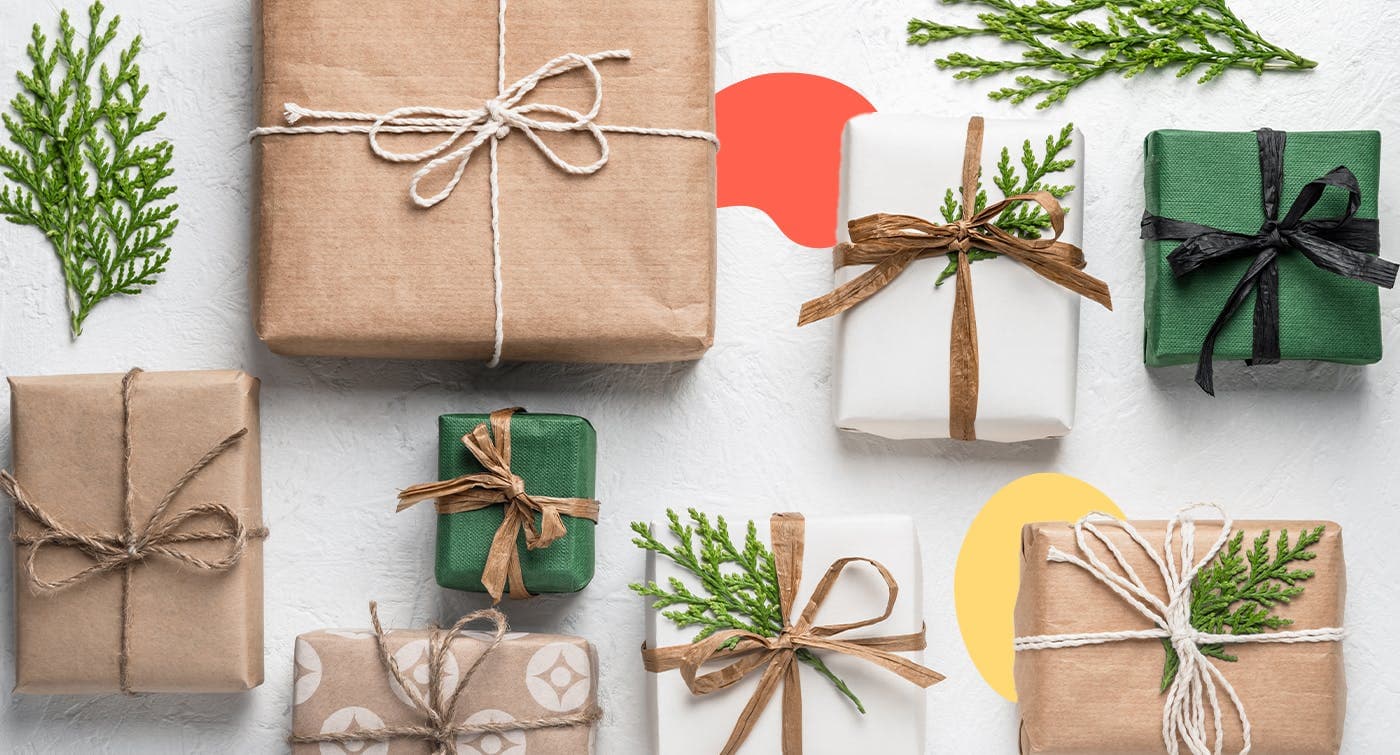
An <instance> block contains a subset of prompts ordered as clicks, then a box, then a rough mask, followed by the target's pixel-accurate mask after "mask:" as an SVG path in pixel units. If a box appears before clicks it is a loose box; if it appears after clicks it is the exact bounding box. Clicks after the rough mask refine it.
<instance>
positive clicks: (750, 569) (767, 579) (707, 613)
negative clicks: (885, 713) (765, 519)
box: [630, 509, 865, 713]
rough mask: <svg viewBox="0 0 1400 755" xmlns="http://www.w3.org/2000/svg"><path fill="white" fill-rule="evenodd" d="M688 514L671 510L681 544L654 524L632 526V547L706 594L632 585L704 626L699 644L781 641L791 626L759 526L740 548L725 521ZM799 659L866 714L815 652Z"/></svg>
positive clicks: (684, 620) (676, 582)
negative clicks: (726, 639) (733, 632)
mask: <svg viewBox="0 0 1400 755" xmlns="http://www.w3.org/2000/svg"><path fill="white" fill-rule="evenodd" d="M688 514H689V521H688V523H687V522H684V521H682V520H681V516H680V515H679V514H677V513H676V512H675V511H672V510H670V509H667V510H666V519H667V521H668V522H669V523H670V527H669V529H670V532H671V535H672V537H673V538H674V540H675V541H676V545H675V546H668V545H666V544H665V543H663V542H661V541H660V540H659V539H657V537H656V535H655V534H654V533H653V532H652V529H651V525H650V524H647V523H645V522H633V523H632V531H633V532H635V533H636V534H637V537H635V538H633V540H632V543H633V544H634V545H636V546H637V547H638V548H641V549H643V550H648V551H652V552H654V553H656V554H657V555H658V556H661V557H664V558H667V559H670V560H671V561H673V562H675V564H676V565H677V566H679V567H681V568H682V569H684V570H686V571H688V572H690V573H691V574H693V575H694V576H695V578H696V579H698V580H699V583H700V592H696V591H695V590H693V589H691V587H690V586H689V585H687V584H686V583H685V582H683V581H682V580H680V579H677V578H674V577H672V578H671V579H669V580H667V583H666V585H665V586H662V585H659V584H657V583H656V582H647V583H645V584H643V583H640V582H636V583H633V584H632V585H631V586H630V587H631V588H632V590H633V592H636V593H637V594H638V595H642V596H645V597H648V598H654V599H655V600H654V601H653V602H652V608H655V609H657V610H659V611H661V615H662V616H664V617H665V618H667V619H670V620H671V621H672V622H675V624H676V626H678V627H680V628H682V629H687V628H691V627H698V628H699V630H700V631H699V633H698V634H696V635H695V637H694V639H693V640H692V641H693V642H699V641H700V640H703V639H705V638H706V637H709V636H710V635H712V634H714V633H715V632H720V631H724V630H727V629H738V630H743V631H746V632H753V633H754V634H757V635H761V636H763V637H777V636H778V635H779V634H780V633H781V632H782V631H783V627H784V625H785V622H784V617H783V615H782V608H781V606H780V603H779V598H778V570H777V567H776V566H775V565H774V563H773V553H772V551H770V550H769V549H768V547H767V546H765V545H764V544H763V543H762V542H761V541H760V540H759V539H758V528H757V526H756V525H755V524H754V523H753V522H749V525H748V531H747V533H746V534H745V536H744V545H743V547H742V548H740V547H738V546H736V545H735V544H734V541H733V539H731V538H730V536H729V524H728V523H727V522H725V521H724V517H722V516H719V517H715V521H714V522H713V523H711V522H710V519H709V517H707V516H706V515H705V514H703V513H701V512H699V511H697V510H695V509H689V511H688ZM735 643H737V638H736V640H735V641H734V642H731V643H730V644H729V645H728V647H731V648H732V647H733V646H734V644H735ZM796 655H797V660H799V661H801V662H802V663H804V664H806V665H808V666H811V667H812V668H813V669H816V671H817V673H819V674H821V675H822V676H824V677H826V678H827V679H828V680H830V681H831V683H832V684H834V685H836V688H837V689H838V690H840V691H841V694H843V695H845V696H846V697H847V698H849V699H850V700H851V702H852V703H854V704H855V706H856V709H857V710H859V711H860V712H861V713H864V712H865V706H864V705H862V704H861V702H860V699H859V698H857V697H856V695H855V693H854V692H852V691H851V689H850V688H849V687H847V686H846V683H845V682H844V681H842V680H841V679H840V678H838V677H837V676H836V675H835V674H834V673H832V671H831V669H830V668H828V667H827V665H826V664H825V663H823V662H822V659H821V658H819V657H818V656H817V655H816V654H815V653H813V652H811V651H810V650H807V649H805V648H803V649H799V650H798V651H797V653H796Z"/></svg>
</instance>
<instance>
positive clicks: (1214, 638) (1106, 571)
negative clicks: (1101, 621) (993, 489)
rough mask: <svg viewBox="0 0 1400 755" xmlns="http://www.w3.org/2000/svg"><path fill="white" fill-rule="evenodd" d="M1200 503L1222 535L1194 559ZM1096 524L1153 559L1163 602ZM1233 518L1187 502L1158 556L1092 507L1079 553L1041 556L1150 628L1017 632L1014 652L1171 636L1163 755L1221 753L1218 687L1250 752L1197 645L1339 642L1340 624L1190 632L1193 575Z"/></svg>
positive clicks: (1079, 533) (1079, 534)
mask: <svg viewBox="0 0 1400 755" xmlns="http://www.w3.org/2000/svg"><path fill="white" fill-rule="evenodd" d="M1202 508H1207V509H1212V510H1214V511H1215V512H1216V513H1218V514H1219V516H1220V519H1221V523H1220V537H1218V538H1216V540H1215V543H1214V545H1212V546H1211V547H1210V550H1208V551H1207V552H1206V554H1205V555H1204V556H1202V557H1201V558H1200V559H1199V560H1197V559H1196V557H1195V551H1196V545H1195V540H1196V521H1195V519H1194V518H1192V517H1191V516H1190V514H1191V513H1192V512H1193V511H1195V510H1197V509H1202ZM1096 522H1098V523H1102V524H1105V525H1108V526H1114V527H1117V528H1119V529H1121V530H1123V532H1124V533H1126V534H1127V535H1128V537H1129V538H1131V539H1132V541H1133V542H1134V543H1136V544H1137V545H1138V547H1140V548H1142V550H1143V552H1144V553H1146V554H1147V555H1148V557H1149V558H1151V559H1152V563H1153V564H1155V565H1156V566H1157V569H1158V570H1159V571H1160V572H1161V574H1162V580H1163V581H1164V582H1165V583H1166V587H1167V599H1166V601H1163V600H1162V599H1160V598H1158V597H1157V596H1156V595H1153V594H1152V593H1151V592H1150V591H1149V590H1148V589H1147V586H1146V585H1145V584H1144V583H1143V581H1142V579H1141V578H1139V577H1138V575H1137V572H1135V571H1134V570H1133V567H1132V566H1130V565H1129V564H1128V562H1127V560H1126V559H1125V558H1124V557H1123V553H1122V551H1120V550H1119V549H1118V547H1117V546H1116V545H1114V544H1113V541H1112V540H1110V539H1109V538H1108V537H1107V536H1106V535H1104V533H1103V532H1102V531H1101V530H1100V529H1099V528H1098V526H1096V524H1095V523H1096ZM1233 524H1234V522H1233V521H1232V520H1231V519H1230V518H1229V516H1228V515H1226V513H1225V510H1224V509H1223V508H1221V507H1220V506H1218V505H1215V504H1193V505H1191V506H1187V507H1186V508H1183V509H1181V510H1180V511H1179V512H1177V515H1176V517H1175V518H1174V519H1172V520H1171V521H1169V522H1168V523H1167V534H1166V539H1165V542H1164V543H1163V546H1162V555H1160V556H1159V555H1158V552H1157V551H1156V550H1155V549H1154V548H1153V547H1152V546H1151V545H1150V544H1149V543H1148V542H1147V540H1145V539H1144V538H1143V537H1142V535H1141V534H1140V533H1139V532H1138V531H1137V529H1136V528H1134V527H1133V526H1132V525H1131V524H1128V523H1127V522H1124V521H1121V520H1119V519H1116V518H1114V517H1112V516H1109V515H1108V514H1104V513H1101V512H1097V511H1096V512H1093V513H1091V514H1088V515H1086V516H1085V517H1084V518H1082V519H1080V520H1079V521H1078V522H1077V523H1076V524H1075V525H1074V536H1075V542H1076V544H1077V545H1078V546H1079V551H1080V553H1081V554H1083V558H1080V557H1078V556H1075V555H1072V554H1068V553H1065V552H1064V551H1061V550H1059V549H1058V548H1055V547H1054V546H1051V547H1050V550H1049V553H1048V554H1047V555H1046V560H1047V561H1051V562H1058V563H1065V564H1072V565H1074V566H1077V567H1079V568H1081V569H1083V570H1084V571H1086V572H1088V573H1089V575H1090V576H1092V577H1094V579H1096V580H1098V581H1099V582H1101V583H1103V584H1104V585H1107V586H1108V588H1109V589H1111V590H1113V592H1114V593H1115V594H1117V595H1118V596H1119V597H1120V598H1122V599H1123V600H1124V602H1126V603H1128V605H1130V606H1132V607H1133V608H1134V609H1136V610H1137V611H1138V613H1141V614H1142V615H1143V616H1145V617H1147V619H1148V620H1149V621H1151V622H1152V623H1153V624H1154V625H1155V628H1153V629H1139V630H1126V631H1117V632H1079V633H1073V634H1046V635H1035V636H1032V637H1017V638H1016V640H1015V648H1016V651H1017V652H1021V651H1030V650H1053V649H1057V648H1072V647H1083V646H1085V645H1101V644H1105V643H1109V642H1124V641H1128V640H1147V639H1156V640H1161V639H1167V640H1170V641H1171V644H1172V648H1173V649H1174V650H1175V651H1176V654H1177V658H1178V659H1179V661H1180V665H1179V667H1178V669H1177V673H1176V677H1175V678H1174V679H1173V680H1172V683H1171V686H1170V687H1169V688H1168V689H1167V693H1166V701H1165V703H1164V704H1163V709H1162V742H1163V744H1165V745H1166V748H1167V752H1168V753H1169V755H1179V753H1180V752H1181V744H1182V743H1184V744H1185V745H1186V749H1187V751H1188V752H1190V753H1191V755H1212V753H1213V754H1214V755H1221V753H1222V750H1223V747H1224V735H1225V727H1224V723H1223V722H1222V720H1221V714H1220V711H1221V706H1220V692H1221V691H1223V692H1224V693H1225V697H1227V698H1228V699H1229V701H1230V704H1231V705H1233V706H1234V708H1235V712H1236V713H1238V714H1239V717H1240V724H1241V728H1242V729H1243V746H1242V748H1241V749H1240V755H1248V753H1249V751H1250V749H1251V748H1252V747H1253V743H1252V741H1251V731H1250V724H1249V716H1247V715H1246V714H1245V709H1244V703H1243V702H1241V700H1240V698H1239V695H1238V694H1237V693H1236V692H1235V688H1234V686H1233V685H1231V684H1230V682H1229V680H1228V679H1226V678H1225V674H1224V673H1223V672H1221V671H1220V669H1219V668H1217V667H1216V666H1215V665H1214V664H1212V663H1211V662H1210V660H1209V658H1208V657H1207V656H1206V655H1205V654H1204V653H1202V652H1201V649H1200V646H1201V645H1216V644H1242V643H1263V642H1272V643H1285V644H1291V643H1299V642H1340V641H1341V640H1342V639H1343V637H1344V632H1343V630H1342V629H1341V628H1338V627H1328V628H1324V629H1303V630H1296V631H1287V632H1269V633H1265V634H1206V633H1203V632H1198V631H1196V629H1195V628H1194V627H1193V626H1191V585H1192V582H1193V581H1194V580H1195V578H1196V574H1197V573H1198V572H1199V571H1200V570H1201V569H1202V568H1204V567H1205V566H1206V565H1207V564H1209V563H1210V562H1211V561H1212V560H1213V559H1214V558H1215V556H1216V554H1218V553H1219V552H1220V549H1221V548H1223V547H1224V546H1225V544H1226V543H1227V542H1228V541H1229V539H1230V535H1231V530H1232V527H1233ZM1178 528H1180V533H1179V534H1180V541H1181V542H1180V546H1179V551H1178V554H1179V555H1178V558H1176V559H1173V558H1172V550H1173V545H1174V540H1175V539H1176V537H1177V534H1178V533H1177V529H1178ZM1088 536H1093V537H1094V538H1095V539H1096V540H1098V541H1099V543H1100V544H1102V545H1103V547H1104V548H1105V549H1107V551H1108V552H1109V554H1111V555H1112V557H1113V560H1114V561H1115V562H1117V566H1118V568H1119V569H1121V570H1122V573H1121V574H1120V573H1119V572H1118V571H1116V570H1115V569H1114V568H1113V567H1112V566H1110V565H1109V564H1107V563H1105V562H1104V561H1103V560H1102V559H1100V558H1099V557H1098V555H1097V554H1095V552H1094V550H1093V549H1092V548H1090V547H1089V543H1088ZM1164 557H1165V558H1164ZM1207 708H1209V709H1210V711H1211V724H1212V725H1213V733H1214V738H1213V739H1212V738H1211V737H1210V734H1211V733H1212V729H1207V723H1206V709H1207ZM1212 742H1213V744H1212Z"/></svg>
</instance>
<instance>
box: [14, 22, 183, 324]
mask: <svg viewBox="0 0 1400 755" xmlns="http://www.w3.org/2000/svg"><path fill="white" fill-rule="evenodd" d="M104 10H105V9H104V8H103V6H102V3H101V2H96V3H93V5H92V6H91V7H90V8H89V9H88V14H87V15H88V28H87V31H86V33H85V34H83V35H81V36H80V35H79V33H78V30H77V29H76V28H75V27H74V26H73V23H72V20H71V19H70V18H69V15H68V12H67V11H64V12H63V13H62V14H61V15H60V17H59V34H58V37H57V38H56V39H54V40H53V45H52V46H50V44H49V39H48V37H46V36H45V35H44V33H43V30H42V29H41V28H40V26H39V24H35V25H34V28H33V31H32V32H31V35H30V43H29V45H28V47H27V48H26V52H27V53H28V56H29V60H30V62H31V63H32V64H33V69H32V70H31V71H29V72H24V71H20V72H18V74H17V76H18V78H19V82H20V92H19V94H17V95H15V97H14V99H13V100H11V101H10V108H11V109H12V111H13V114H11V113H5V114H3V122H4V126H5V129H6V130H7V131H8V132H9V136H10V142H11V143H12V144H13V145H14V147H13V148H11V147H4V146H0V173H2V174H3V175H4V177H5V178H6V179H8V185H6V186H4V187H3V188H0V215H3V216H4V217H5V218H6V219H8V220H9V221H10V222H12V223H17V224H19V225H29V226H34V227H35V228H38V229H39V230H40V231H42V232H43V233H44V235H45V236H46V237H47V238H48V240H49V244H50V245H51V246H52V247H53V250H54V253H55V254H56V255H57V256H58V260H59V263H60V266H61V268H62V271H63V278H64V286H65V288H66V291H67V300H68V311H69V316H70V325H71V328H72V331H73V336H74V337H75V338H76V337H77V336H78V335H80V334H81V333H82V332H83V322H84V321H85V320H86V319H87V317H88V315H89V314H90V313H91V312H92V309H93V307H94V306H96V305H97V303H98V302H100V301H102V300H103V299H106V298H108V297H110V296H115V295H118V294H128V295H132V294H138V293H140V292H141V290H142V288H144V287H146V286H151V285H154V284H155V282H156V277H157V276H158V275H160V273H162V272H164V270H165V264H166V262H168V261H169V259H170V247H169V246H168V244H169V241H170V237H171V235H172V234H173V233H174V232H175V227H176V225H177V224H178V221H176V220H175V219H174V218H173V215H174V213H175V210H176V207H177V205H175V204H173V203H170V202H168V201H167V200H169V199H170V197H171V196H172V195H173V194H174V193H175V187H174V186H171V185H169V184H168V183H167V182H166V179H168V178H170V176H171V174H172V170H171V160H172V157H173V153H174V150H173V149H172V147H171V146H170V144H169V143H168V142H164V141H159V142H154V143H151V142H150V141H149V140H147V139H143V137H147V136H148V135H149V134H150V133H151V132H153V131H154V130H155V129H156V127H157V126H158V125H159V124H160V123H161V121H162V120H164V119H165V114H164V113H159V114H156V115H154V116H151V117H149V118H148V117H145V116H143V114H142V105H143V103H144V102H145V99H146V96H147V95H148V94H149V93H150V87H149V86H148V85H146V84H145V83H143V81H142V79H141V69H140V67H139V66H138V65H137V64H136V57H137V55H138V54H139V53H140V51H141V38H140V37H139V36H138V37H136V38H134V39H133V40H132V41H131V44H130V46H128V47H127V48H126V49H124V50H121V51H120V52H119V53H117V55H116V60H115V63H116V68H115V70H113V69H111V68H109V67H108V64H107V63H105V62H100V61H101V59H102V57H103V54H104V53H105V52H106V51H107V49H108V47H109V46H110V45H111V44H112V42H113V41H114V40H115V39H116V37H117V30H118V27H119V26H120V24H121V18H120V17H113V18H112V19H111V20H110V21H107V22H105V23H104V21H103V18H102V16H103V13H104Z"/></svg>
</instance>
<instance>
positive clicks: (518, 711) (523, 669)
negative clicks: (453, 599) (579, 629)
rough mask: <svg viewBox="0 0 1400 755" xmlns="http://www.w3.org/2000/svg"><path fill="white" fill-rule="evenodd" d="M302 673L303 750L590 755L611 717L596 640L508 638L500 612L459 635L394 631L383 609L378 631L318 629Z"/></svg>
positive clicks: (456, 630)
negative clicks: (444, 745)
mask: <svg viewBox="0 0 1400 755" xmlns="http://www.w3.org/2000/svg"><path fill="white" fill-rule="evenodd" d="M493 621H494V622H495V623H494V626H493ZM467 627H471V628H467ZM381 635H382V637H381ZM498 638H499V641H497V640H498ZM381 639H382V642H383V646H382V647H381V645H380V641H381ZM439 648H442V649H443V654H442V655H441V656H439V657H440V658H441V663H440V665H438V666H437V667H436V668H437V669H438V670H437V671H436V672H434V664H433V661H432V659H433V657H434V653H435V652H436V651H437V650H438V649H439ZM385 650H387V651H388V656H387V660H388V661H391V662H392V664H393V668H394V669H396V671H397V674H396V673H395V671H394V670H391V669H390V667H389V665H388V663H386V656H385V654H384V651H385ZM294 674H295V682H294V691H293V698H292V702H293V706H292V738H291V741H292V752H293V753H294V755H318V754H324V753H331V752H335V753H340V752H360V753H378V755H420V754H421V755H428V753H434V752H443V751H444V750H442V749H440V748H439V746H438V745H439V744H440V740H439V739H436V738H435V735H436V736H440V737H441V738H442V739H446V740H448V741H450V742H452V743H453V745H455V747H456V749H455V750H451V751H452V752H456V753H459V755H496V754H497V753H544V754H548V753H559V754H561V755H562V754H563V753H578V754H580V755H582V754H584V753H591V752H593V739H594V735H595V732H596V729H595V724H596V722H597V720H598V718H599V717H600V715H601V711H600V710H599V708H598V706H597V692H598V657H597V653H596V652H595V651H594V649H593V646H592V644H591V643H589V642H588V641H587V640H584V639H582V638H580V637H572V636H567V635H554V634H534V633H526V632H512V631H508V627H507V626H506V624H505V619H504V617H503V616H502V615H501V614H499V613H497V612H496V611H490V610H488V611H482V612H479V613H478V614H476V615H475V616H468V617H464V618H463V620H462V621H460V622H458V624H457V625H456V626H454V627H452V628H451V629H433V628H428V629H389V630H385V629H383V627H382V626H381V625H380V624H379V622H378V615H377V613H376V614H374V628H373V629H368V630H337V629H325V630H320V631H315V632H309V633H307V634H303V635H301V636H300V637H298V638H297V640H296V653H295V671H294ZM399 679H402V680H403V682H406V685H405V684H404V683H401V682H400V681H399ZM434 679H435V680H436V683H437V688H438V691H439V697H438V698H436V699H433V698H432V696H431V688H432V684H433V681H434ZM459 687H460V688H461V692H460V694H456V695H455V699H454V692H456V690H457V689H458V688H459ZM431 712H436V713H437V714H438V716H439V717H440V719H441V720H442V722H443V725H442V726H440V727H434V726H432V725H431V718H432V713H431ZM512 724H516V725H518V726H520V727H521V728H512V726H511V725H512ZM337 739H338V740H339V741H337Z"/></svg>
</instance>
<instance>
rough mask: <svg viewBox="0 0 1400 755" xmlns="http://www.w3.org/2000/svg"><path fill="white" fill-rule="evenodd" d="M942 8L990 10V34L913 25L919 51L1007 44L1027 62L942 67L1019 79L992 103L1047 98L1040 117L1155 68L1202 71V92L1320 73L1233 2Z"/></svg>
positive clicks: (958, 60) (961, 59)
mask: <svg viewBox="0 0 1400 755" xmlns="http://www.w3.org/2000/svg"><path fill="white" fill-rule="evenodd" d="M942 2H943V4H944V5H977V6H983V7H985V8H986V9H987V10H986V11H985V12H983V13H980V14H979V15H978V16H977V18H978V20H979V21H980V22H981V25H980V26H959V25H953V24H945V23H940V22H937V21H930V20H923V19H917V18H916V19H912V20H910V21H909V25H908V34H909V43H910V44H912V45H928V44H933V43H936V42H943V41H947V40H950V39H966V38H974V37H997V38H1000V39H1002V40H1003V41H1006V42H1010V43H1012V44H1014V45H1016V46H1018V47H1020V48H1022V50H1021V55H1020V57H1019V58H1011V59H1005V60H997V59H989V58H982V57H978V56H975V55H969V54H967V53H964V52H955V53H952V54H951V55H948V56H947V57H943V58H939V59H938V60H937V61H936V64H937V65H938V67H939V68H940V69H943V70H952V71H954V74H953V78H955V79H981V78H984V77H989V76H997V75H1001V74H1016V77H1015V86H1008V87H1003V88H1001V89H996V90H993V91H991V92H989V93H988V95H987V96H988V97H991V98H992V99H993V100H1008V101H1010V102H1012V103H1015V104H1020V103H1022V102H1025V101H1026V100H1028V99H1031V98H1038V99H1039V101H1038V102H1037V103H1036V107H1037V108H1047V107H1050V106H1052V105H1054V104H1056V103H1059V102H1063V101H1064V100H1065V98H1066V97H1068V96H1069V93H1070V91H1071V90H1073V89H1075V88H1077V87H1080V86H1082V85H1084V84H1087V83H1088V82H1090V81H1093V80H1094V79H1097V78H1099V77H1100V76H1104V75H1106V74H1118V75H1121V76H1123V77H1124V78H1132V77H1134V76H1137V75H1138V74H1141V73H1144V72H1146V71H1147V70H1149V69H1159V68H1167V67H1174V68H1175V69H1176V76H1177V78H1183V77H1186V76H1190V75H1192V74H1194V73H1196V72H1197V71H1199V72H1200V76H1199V78H1198V79H1197V83H1200V84H1204V83H1206V82H1209V81H1211V80H1212V79H1215V78H1216V77H1218V76H1220V75H1221V74H1223V73H1225V72H1226V71H1227V70H1230V69H1236V68H1238V69H1246V70H1250V71H1253V72H1254V73H1255V74H1258V75H1262V74H1263V73H1264V72H1266V71H1277V70H1287V71H1299V70H1306V69H1310V68H1314V67H1316V66H1317V64H1316V63H1315V62H1313V61H1311V60H1308V59H1307V58H1304V57H1302V56H1300V55H1298V54H1296V53H1294V52H1292V51H1290V50H1287V49H1284V48H1283V47H1280V46H1278V45H1276V44H1274V43H1272V42H1269V41H1268V40H1266V39H1264V38H1263V37H1261V36H1260V35H1259V34H1258V33H1257V32H1255V31H1254V30H1253V29H1251V28H1250V27H1249V26H1248V25H1247V24H1245V22H1244V21H1242V20H1240V18H1239V17H1238V16H1236V15H1235V13H1234V12H1233V11H1231V10H1230V8H1229V6H1228V5H1227V4H1226V1H1225V0H1069V1H1068V2H1051V1H1050V0H1034V2H1026V3H1022V2H1014V1H1013V0H942ZM1031 73H1034V74H1035V75H1031Z"/></svg>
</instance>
